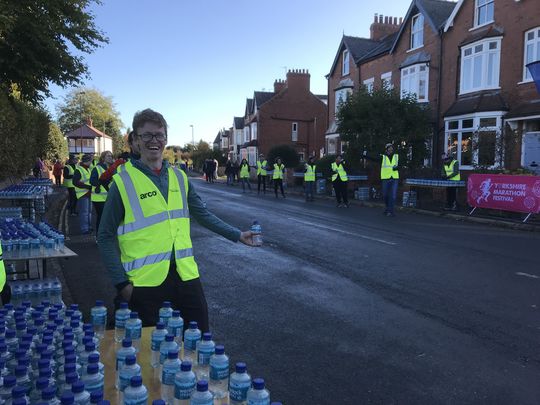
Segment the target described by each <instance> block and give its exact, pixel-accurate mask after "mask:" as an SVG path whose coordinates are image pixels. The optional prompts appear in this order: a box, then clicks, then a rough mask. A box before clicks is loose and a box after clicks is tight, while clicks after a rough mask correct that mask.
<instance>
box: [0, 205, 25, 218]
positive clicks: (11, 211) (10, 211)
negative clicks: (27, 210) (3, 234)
mask: <svg viewBox="0 0 540 405" xmlns="http://www.w3.org/2000/svg"><path fill="white" fill-rule="evenodd" d="M4 218H22V208H21V207H0V219H4Z"/></svg>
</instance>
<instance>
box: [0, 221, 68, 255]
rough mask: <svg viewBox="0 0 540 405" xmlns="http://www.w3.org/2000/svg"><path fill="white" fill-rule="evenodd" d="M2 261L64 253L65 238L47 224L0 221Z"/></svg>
mask: <svg viewBox="0 0 540 405" xmlns="http://www.w3.org/2000/svg"><path fill="white" fill-rule="evenodd" d="M0 236H1V238H2V251H3V255H4V259H14V258H20V257H24V258H26V257H31V256H42V255H45V256H47V255H50V254H52V253H54V252H55V251H60V252H63V251H64V246H65V237H64V235H63V234H62V233H60V232H59V231H58V230H57V229H56V228H54V227H53V226H51V225H50V224H48V223H47V222H39V223H36V224H33V223H31V222H27V221H24V220H22V219H20V218H4V219H0Z"/></svg>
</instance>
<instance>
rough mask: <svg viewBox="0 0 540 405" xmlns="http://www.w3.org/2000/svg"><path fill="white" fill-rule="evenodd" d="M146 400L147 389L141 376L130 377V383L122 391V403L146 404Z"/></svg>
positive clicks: (131, 404)
mask: <svg viewBox="0 0 540 405" xmlns="http://www.w3.org/2000/svg"><path fill="white" fill-rule="evenodd" d="M147 402H148V390H147V389H146V387H145V386H144V385H143V383H142V378H141V376H135V377H131V381H130V385H129V387H127V388H126V389H125V391H124V405H146V403H147Z"/></svg>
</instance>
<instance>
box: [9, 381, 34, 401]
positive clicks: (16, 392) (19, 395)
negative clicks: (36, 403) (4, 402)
mask: <svg viewBox="0 0 540 405" xmlns="http://www.w3.org/2000/svg"><path fill="white" fill-rule="evenodd" d="M27 393H28V389H27V388H26V387H25V386H22V385H18V384H17V385H16V386H15V387H14V388H13V389H12V390H11V401H12V403H13V404H14V403H15V401H17V400H21V399H23V400H25V401H26V403H27V404H29V403H30V399H29V398H28V397H27V396H26V394H27Z"/></svg>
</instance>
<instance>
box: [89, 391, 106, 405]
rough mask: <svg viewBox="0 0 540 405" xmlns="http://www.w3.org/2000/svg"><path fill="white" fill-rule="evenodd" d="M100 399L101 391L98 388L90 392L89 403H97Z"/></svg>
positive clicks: (101, 399) (101, 398)
mask: <svg viewBox="0 0 540 405" xmlns="http://www.w3.org/2000/svg"><path fill="white" fill-rule="evenodd" d="M101 401H103V391H100V390H98V391H94V392H91V393H90V403H91V404H99V403H100V402H101Z"/></svg>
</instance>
